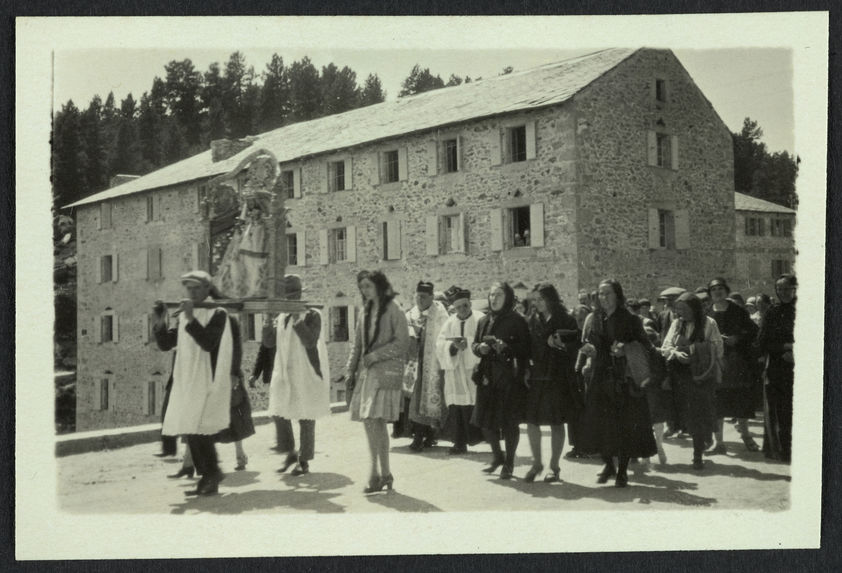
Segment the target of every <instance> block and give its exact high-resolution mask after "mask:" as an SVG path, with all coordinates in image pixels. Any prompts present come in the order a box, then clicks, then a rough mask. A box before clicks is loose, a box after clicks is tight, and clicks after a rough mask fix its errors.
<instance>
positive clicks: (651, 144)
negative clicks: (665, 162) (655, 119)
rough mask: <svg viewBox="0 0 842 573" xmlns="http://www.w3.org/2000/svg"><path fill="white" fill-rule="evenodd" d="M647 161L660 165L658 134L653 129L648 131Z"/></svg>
mask: <svg viewBox="0 0 842 573" xmlns="http://www.w3.org/2000/svg"><path fill="white" fill-rule="evenodd" d="M646 163H647V164H648V165H651V166H653V167H657V166H658V136H657V135H656V134H655V132H654V131H652V130H649V131H647V132H646Z"/></svg>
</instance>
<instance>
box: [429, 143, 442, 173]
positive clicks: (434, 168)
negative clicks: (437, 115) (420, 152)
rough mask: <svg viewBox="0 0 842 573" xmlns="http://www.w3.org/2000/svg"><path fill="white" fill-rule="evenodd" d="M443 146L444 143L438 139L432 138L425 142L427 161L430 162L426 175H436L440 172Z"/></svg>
mask: <svg viewBox="0 0 842 573" xmlns="http://www.w3.org/2000/svg"><path fill="white" fill-rule="evenodd" d="M443 148H444V145H442V142H441V141H439V140H438V139H434V140H432V141H431V142H430V143H428V144H427V154H428V155H429V158H428V161H429V162H430V170H429V172H428V173H427V174H428V175H438V174H439V173H441V171H442V168H441V166H442V159H441V153H442V149H443Z"/></svg>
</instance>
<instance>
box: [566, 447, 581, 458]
mask: <svg viewBox="0 0 842 573" xmlns="http://www.w3.org/2000/svg"><path fill="white" fill-rule="evenodd" d="M564 457H565V458H567V459H568V460H572V459H575V458H578V457H579V452H577V451H576V448H573V449H572V450H570V451H569V452H567V453H566V454H564Z"/></svg>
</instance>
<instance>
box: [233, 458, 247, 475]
mask: <svg viewBox="0 0 842 573" xmlns="http://www.w3.org/2000/svg"><path fill="white" fill-rule="evenodd" d="M248 463H249V457H248V456H243V457H242V458H237V465H236V467H234V470H235V471H238V472H241V471H243V470H244V469H246V464H248Z"/></svg>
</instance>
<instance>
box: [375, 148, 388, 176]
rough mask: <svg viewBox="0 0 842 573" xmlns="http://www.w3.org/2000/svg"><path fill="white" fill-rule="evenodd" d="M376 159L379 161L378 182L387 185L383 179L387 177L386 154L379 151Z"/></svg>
mask: <svg viewBox="0 0 842 573" xmlns="http://www.w3.org/2000/svg"><path fill="white" fill-rule="evenodd" d="M375 157H376V159H377V182H378V183H385V181H383V179H384V178H385V175H386V166H385V165H384V163H385V162H386V154H385V153H383V152H382V151H379V152H377V154H376V156H375Z"/></svg>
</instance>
